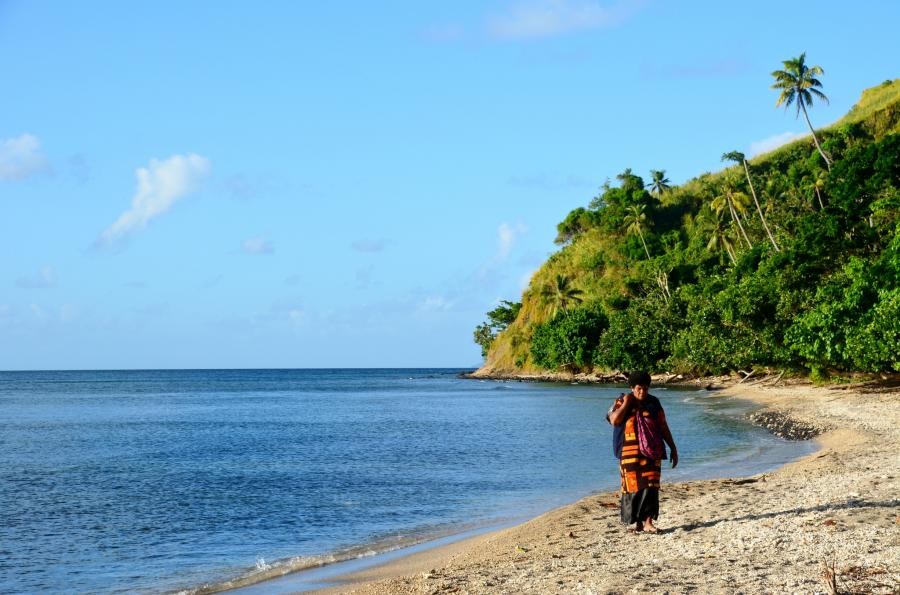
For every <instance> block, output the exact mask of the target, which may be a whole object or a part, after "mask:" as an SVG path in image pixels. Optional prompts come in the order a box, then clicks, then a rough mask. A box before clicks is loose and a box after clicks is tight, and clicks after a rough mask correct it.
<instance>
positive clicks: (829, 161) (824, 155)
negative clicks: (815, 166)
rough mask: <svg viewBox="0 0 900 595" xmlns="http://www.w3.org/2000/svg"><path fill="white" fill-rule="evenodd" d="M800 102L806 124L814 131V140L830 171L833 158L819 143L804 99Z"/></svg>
mask: <svg viewBox="0 0 900 595" xmlns="http://www.w3.org/2000/svg"><path fill="white" fill-rule="evenodd" d="M797 101H799V102H800V109H802V110H803V117H804V118H806V125H807V126H809V131H810V132H812V136H813V142H814V143H816V149H818V150H819V155H821V156H822V159H824V160H825V165H826V167H828V171H831V160H830V159H829V158H828V156H827V155H826V154H825V151H823V150H822V147H821V145H819V138H818V137H817V136H816V131H815V130H814V129H813V126H812V122H810V121H809V114H807V113H806V106H805V105H803V101H802V100H801V99H798V100H797Z"/></svg>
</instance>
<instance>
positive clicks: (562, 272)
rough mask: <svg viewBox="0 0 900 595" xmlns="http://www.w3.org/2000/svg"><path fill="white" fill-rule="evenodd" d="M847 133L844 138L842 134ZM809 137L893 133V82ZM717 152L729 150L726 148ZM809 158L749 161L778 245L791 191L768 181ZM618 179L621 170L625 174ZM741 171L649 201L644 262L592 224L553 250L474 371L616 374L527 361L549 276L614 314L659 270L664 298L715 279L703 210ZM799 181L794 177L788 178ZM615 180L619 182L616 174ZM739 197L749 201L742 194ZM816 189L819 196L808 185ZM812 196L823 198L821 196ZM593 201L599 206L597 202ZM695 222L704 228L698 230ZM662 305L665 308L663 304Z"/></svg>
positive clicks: (799, 153) (783, 154)
mask: <svg viewBox="0 0 900 595" xmlns="http://www.w3.org/2000/svg"><path fill="white" fill-rule="evenodd" d="M848 130H852V132H850V133H848V132H847V131H848ZM817 133H818V134H819V135H820V139H823V140H822V142H823V144H825V145H826V146H829V143H832V145H831V146H833V147H835V148H834V149H833V150H834V151H835V152H836V153H839V152H840V151H841V150H843V149H842V147H843V146H844V145H840V143H841V142H843V141H841V138H846V137H847V135H848V134H851V135H853V138H854V139H855V140H854V142H856V141H857V140H858V139H863V140H862V141H859V142H867V141H865V139H870V140H871V141H872V142H874V141H875V140H877V139H881V138H884V137H886V136H887V135H892V134H897V133H900V79H896V80H894V81H886V82H885V83H884V84H882V85H879V86H877V87H874V88H872V89H867V90H866V91H864V92H863V94H862V97H861V98H860V101H859V102H858V104H857V105H856V106H854V107H853V108H852V109H851V111H850V112H849V113H848V114H847V115H846V116H845V117H844V118H842V119H841V120H839V121H838V122H836V123H835V124H833V125H832V126H830V127H828V128H826V129H823V130H821V131H817ZM841 135H844V136H843V137H842V136H841ZM724 146H726V147H727V146H728V144H727V142H725V143H724ZM817 159H818V157H817V155H816V154H815V152H814V148H813V147H812V143H811V141H810V139H809V138H808V137H807V138H804V139H800V140H798V141H796V142H794V143H791V144H789V145H786V146H783V147H780V148H778V149H776V150H775V151H773V152H771V153H769V154H766V155H760V156H756V157H753V158H752V159H751V161H752V164H751V167H752V168H753V176H754V178H755V182H754V183H755V184H757V185H758V188H756V190H757V191H758V193H759V194H760V195H761V196H760V197H759V198H760V202H761V203H763V205H762V208H763V209H764V210H765V212H766V213H767V215H768V216H769V217H770V218H771V219H772V221H773V223H772V227H774V228H775V233H776V235H777V234H779V233H780V234H781V237H782V238H784V239H785V241H788V240H787V238H788V235H787V234H788V227H789V225H787V224H785V225H784V226H781V225H780V224H779V220H778V214H779V213H778V209H786V208H788V207H786V206H784V205H782V204H781V202H780V201H779V199H778V198H777V197H776V193H777V192H781V193H785V192H793V190H791V189H787V190H785V189H779V188H777V187H776V186H777V184H776V182H778V183H781V182H780V181H779V180H774V176H776V175H782V176H784V175H785V174H784V170H786V169H788V165H786V164H787V163H789V162H790V160H793V161H797V162H804V163H807V164H811V163H814V162H815V161H816V160H817ZM821 165H822V164H818V165H816V166H815V167H820V166H821ZM810 167H812V166H810ZM627 173H628V174H630V170H627ZM770 173H771V175H770ZM743 175H744V170H743V168H742V166H741V165H739V164H738V165H734V166H732V167H728V168H725V169H723V170H721V171H719V172H716V173H705V174H702V175H700V176H697V177H696V178H693V179H691V180H689V181H687V182H685V183H684V184H682V185H681V186H678V187H673V188H672V189H671V190H670V191H669V192H666V193H663V194H661V195H657V196H656V197H653V200H654V201H655V202H654V204H653V205H651V206H650V207H649V208H648V213H649V214H650V220H649V221H648V224H647V228H646V229H647V231H646V232H645V234H647V244H650V253H651V255H652V258H647V259H645V258H644V256H643V255H644V249H642V248H641V244H639V243H638V238H637V236H635V235H634V234H633V233H629V232H628V231H627V230H626V229H625V227H624V226H622V225H621V223H618V224H607V225H602V224H598V225H597V226H596V227H593V228H589V229H587V230H585V231H583V232H579V233H577V234H574V237H573V239H571V240H570V241H569V242H567V243H566V244H565V245H563V247H562V248H561V249H560V250H559V251H557V252H556V253H554V254H552V255H551V256H550V257H549V258H548V260H547V261H546V262H545V263H544V264H543V265H542V266H541V267H540V269H539V270H538V271H537V272H535V274H534V275H533V277H532V279H531V281H530V283H529V286H528V288H527V289H526V290H525V291H524V292H523V294H522V298H521V301H522V308H521V310H520V312H519V314H518V316H517V318H516V320H515V321H514V322H513V323H512V324H510V325H509V327H508V328H507V329H506V330H505V331H503V332H502V333H500V334H499V335H498V336H497V337H496V339H495V340H494V342H493V344H492V345H491V348H490V350H489V352H488V355H487V357H486V358H485V361H484V364H483V366H482V367H481V368H480V369H479V370H478V371H477V372H476V375H480V376H528V375H535V376H537V375H542V374H547V373H564V374H575V373H579V372H582V373H601V372H602V373H610V372H614V371H615V370H601V369H600V368H599V367H598V366H596V365H593V366H592V365H590V364H588V365H582V366H578V367H563V368H557V369H555V370H547V369H546V368H543V367H541V366H539V365H537V363H536V362H535V361H534V357H533V355H532V353H531V349H530V348H531V344H532V337H533V334H534V331H535V329H536V328H537V327H538V325H541V324H544V323H547V322H548V321H550V320H551V318H553V315H554V313H555V312H556V311H558V304H556V305H554V303H553V300H552V298H551V297H549V296H548V290H549V289H550V288H552V285H553V283H554V280H555V279H556V278H557V276H564V277H566V278H567V279H568V280H569V281H570V283H571V284H572V286H574V287H576V288H577V289H579V290H580V291H581V294H580V300H581V301H580V303H581V304H582V305H588V304H591V305H595V306H597V307H599V308H602V309H603V310H605V311H606V312H608V313H614V312H615V311H617V310H621V309H623V308H625V307H627V304H628V303H629V301H633V300H641V299H645V298H646V297H647V296H648V294H649V293H651V292H655V291H657V288H656V287H655V286H654V278H653V277H654V276H655V275H656V274H657V273H658V272H659V271H663V272H665V273H666V275H667V276H666V278H665V282H667V283H671V288H665V289H662V292H663V293H665V292H666V291H669V289H671V291H672V292H674V291H676V290H677V289H678V288H679V287H680V286H687V285H690V284H692V283H698V282H699V281H700V280H702V278H703V277H704V276H708V275H711V274H721V272H722V271H723V270H724V269H725V268H726V267H724V266H721V267H719V268H715V267H714V266H713V265H711V264H710V263H711V259H712V258H713V253H712V252H711V250H710V249H709V247H708V245H707V244H708V241H709V235H708V233H709V232H708V225H709V223H708V222H709V220H710V218H711V214H710V213H711V209H710V204H711V201H712V200H713V198H714V197H715V196H716V193H717V192H722V188H724V187H725V186H727V185H728V184H733V183H734V182H733V181H734V180H737V181H738V182H741V183H743V182H742V179H743ZM804 175H806V174H804ZM816 175H821V174H816ZM798 176H799V174H797V175H795V177H798ZM618 177H619V179H622V176H618ZM807 177H808V176H807ZM637 179H640V178H637ZM624 183H625V182H623V184H624ZM802 183H803V184H806V183H807V179H806V178H804V179H803V182H802ZM797 184H799V182H797ZM813 189H814V188H813V186H809V187H806V186H804V187H803V190H802V193H803V194H804V196H806V195H808V197H807V198H805V199H804V200H808V201H814V200H815V194H813ZM607 190H608V188H607ZM744 191H745V192H746V194H747V195H748V196H749V193H750V191H749V189H745V190H744ZM816 192H819V190H818V189H816ZM800 193H801V192H800V191H797V192H795V194H800ZM645 196H646V194H645ZM748 200H749V199H748ZM819 200H822V197H821V193H819ZM600 202H602V201H599V202H598V203H597V204H599V203H600ZM810 204H812V205H813V208H818V206H817V205H816V204H815V203H813V202H811V203H810ZM595 208H596V210H595V211H594V213H595V214H598V216H599V215H603V216H606V215H608V214H609V211H610V210H611V209H610V208H609V207H608V205H605V204H604V205H602V206H600V207H595ZM604 208H605V210H603V212H601V210H602V209H604ZM622 208H623V209H624V208H625V207H624V206H623V207H622ZM755 213H756V211H755V210H754V207H753V205H752V203H748V207H747V211H746V213H745V214H744V215H743V224H744V225H745V226H747V227H748V233H749V234H751V236H753V235H754V234H756V235H755V238H754V241H755V242H756V243H757V245H758V246H759V245H764V244H766V243H767V240H766V236H765V235H764V234H763V228H762V227H760V226H759V220H757V219H755V216H756V215H755ZM720 215H721V213H720ZM703 225H706V226H707V227H705V228H703V229H702V230H701V226H703ZM754 226H756V227H754ZM701 232H702V233H701ZM734 233H735V240H736V243H735V245H736V246H740V244H737V242H740V239H739V237H738V236H737V232H736V231H735V232H734ZM642 241H643V238H642ZM718 250H719V252H718V253H717V254H716V255H715V258H716V259H718V262H719V263H721V264H724V265H728V264H729V263H728V261H727V259H726V258H725V255H726V254H727V251H721V249H718ZM716 266H719V264H717V265H716ZM636 276H638V277H639V278H640V279H643V280H645V281H647V283H645V284H644V285H643V286H640V285H639V284H638V283H636V282H635V278H636ZM660 288H662V286H661V285H660ZM663 299H665V300H666V302H667V303H668V298H666V297H663Z"/></svg>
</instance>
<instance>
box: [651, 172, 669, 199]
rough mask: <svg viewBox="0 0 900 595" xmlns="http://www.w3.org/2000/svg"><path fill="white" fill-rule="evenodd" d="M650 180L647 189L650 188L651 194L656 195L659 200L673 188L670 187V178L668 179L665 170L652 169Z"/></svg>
mask: <svg viewBox="0 0 900 595" xmlns="http://www.w3.org/2000/svg"><path fill="white" fill-rule="evenodd" d="M650 178H651V179H650V183H649V184H647V188H649V189H650V193H651V194H655V195H656V197H657V198H659V197H660V196H662V195H663V194H665V193H666V192H668V191H669V190H670V189H671V188H672V187H671V186H670V185H669V178H667V177H666V170H664V169H651V170H650Z"/></svg>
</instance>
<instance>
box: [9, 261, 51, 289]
mask: <svg viewBox="0 0 900 595" xmlns="http://www.w3.org/2000/svg"><path fill="white" fill-rule="evenodd" d="M54 285H56V273H55V272H54V271H53V267H50V266H44V267H41V270H39V271H38V272H37V273H36V274H34V275H26V276H24V277H19V278H18V279H16V287H21V288H22V289H47V288H50V287H53V286H54Z"/></svg>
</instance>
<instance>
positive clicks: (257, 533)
mask: <svg viewBox="0 0 900 595" xmlns="http://www.w3.org/2000/svg"><path fill="white" fill-rule="evenodd" d="M457 372H458V371H457V370H444V369H438V370H409V369H405V370H192V371H183V370H163V371H103V372H0V585H2V590H3V591H4V592H12V593H17V592H22V593H28V592H45V593H46V592H60V593H62V592H66V593H72V592H125V591H127V592H159V591H166V590H179V589H190V588H192V587H197V586H199V585H202V584H208V583H217V582H220V581H223V580H227V579H229V578H234V577H236V576H241V575H246V574H248V573H253V572H254V571H255V569H256V568H260V569H265V568H269V567H271V566H277V565H279V564H288V563H289V564H293V565H295V566H303V565H304V564H305V563H307V562H309V561H313V560H319V559H322V558H321V556H323V555H331V554H337V555H336V558H347V557H355V556H359V555H366V554H369V553H371V552H376V551H382V550H388V549H393V548H396V547H400V546H402V545H405V544H409V543H413V542H416V541H419V540H421V539H425V538H429V537H433V536H436V535H443V534H447V533H452V532H455V531H461V530H465V529H472V528H477V527H479V526H485V525H489V524H492V523H497V522H503V521H507V522H508V521H510V520H515V519H521V518H526V517H529V516H533V515H535V514H537V513H539V512H542V511H544V510H548V509H550V508H553V507H555V506H558V505H560V504H564V503H567V502H571V501H574V500H575V499H577V498H579V497H581V496H584V495H586V494H589V493H591V492H592V491H596V490H602V489H612V488H614V487H615V486H616V484H617V482H618V476H617V471H616V460H615V459H614V458H613V456H612V453H611V436H610V429H609V426H608V425H607V423H606V422H605V420H604V419H603V418H604V415H605V412H606V409H607V407H608V406H609V403H610V402H611V401H612V399H614V398H615V396H616V395H618V394H619V392H621V391H622V390H623V389H622V388H616V387H598V386H589V385H554V384H538V383H522V382H494V381H474V380H464V379H460V378H458V377H457ZM652 392H653V393H654V394H656V395H657V396H658V397H659V398H660V399H661V401H662V403H663V406H664V407H665V408H666V411H667V415H668V417H669V420H670V425H671V426H672V430H673V433H674V434H675V438H676V441H677V442H678V444H679V450H680V454H681V459H682V462H681V464H680V465H679V468H678V469H677V470H676V471H675V472H671V471H668V470H665V471H664V473H663V481H664V482H665V481H670V480H673V479H683V478H702V477H716V476H723V475H741V474H749V473H756V472H759V471H763V470H766V469H770V468H772V467H775V466H777V465H778V464H780V463H782V462H785V461H787V460H789V459H791V458H793V457H796V456H797V455H798V454H802V452H801V451H798V449H797V447H796V446H788V445H786V443H784V442H783V441H781V440H780V439H778V438H775V437H772V436H770V435H769V434H767V433H765V432H764V431H762V430H760V429H758V428H755V427H752V426H750V425H748V424H746V423H744V422H743V421H741V419H740V417H741V415H742V414H743V412H744V410H745V408H746V406H745V405H742V404H741V403H740V402H738V401H735V400H734V399H723V398H721V397H714V396H710V395H708V394H706V393H703V392H698V391H681V390H666V389H659V390H654V391H652ZM801 450H802V448H801ZM808 450H809V449H808V448H807V451H808Z"/></svg>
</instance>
